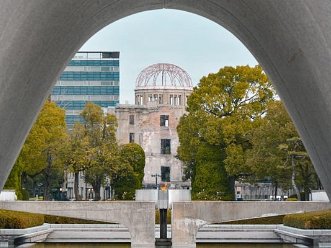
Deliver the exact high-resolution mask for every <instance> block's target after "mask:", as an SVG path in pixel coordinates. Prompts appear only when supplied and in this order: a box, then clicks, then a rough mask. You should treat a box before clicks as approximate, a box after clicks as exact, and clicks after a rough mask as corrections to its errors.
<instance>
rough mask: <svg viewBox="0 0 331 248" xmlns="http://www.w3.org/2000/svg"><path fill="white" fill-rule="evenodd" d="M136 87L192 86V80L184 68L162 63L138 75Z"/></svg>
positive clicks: (149, 67)
mask: <svg viewBox="0 0 331 248" xmlns="http://www.w3.org/2000/svg"><path fill="white" fill-rule="evenodd" d="M136 87H137V88H145V87H164V88H167V87H180V88H183V87H188V88H192V80H191V77H190V76H189V75H188V73H187V72H186V71H184V70H183V69H182V68H180V67H178V66H176V65H173V64H166V63H160V64H154V65H151V66H148V67H147V68H145V69H144V70H143V71H142V72H141V73H140V74H139V75H138V77H137V81H136Z"/></svg>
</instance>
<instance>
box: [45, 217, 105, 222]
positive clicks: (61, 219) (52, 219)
mask: <svg viewBox="0 0 331 248" xmlns="http://www.w3.org/2000/svg"><path fill="white" fill-rule="evenodd" d="M45 223H48V224H109V223H108V222H102V221H94V220H84V219H77V218H70V217H63V216H55V215H45Z"/></svg>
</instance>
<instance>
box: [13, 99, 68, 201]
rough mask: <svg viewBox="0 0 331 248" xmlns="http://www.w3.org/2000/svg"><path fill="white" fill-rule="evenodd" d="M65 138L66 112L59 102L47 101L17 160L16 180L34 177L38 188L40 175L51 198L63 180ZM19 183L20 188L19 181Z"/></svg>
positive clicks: (47, 194)
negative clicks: (51, 191) (62, 153)
mask: <svg viewBox="0 0 331 248" xmlns="http://www.w3.org/2000/svg"><path fill="white" fill-rule="evenodd" d="M65 139H66V124H65V112H64V110H63V109H61V108H59V107H57V106H56V104H55V103H53V102H49V101H47V102H46V103H45V105H44V107H43V108H42V110H41V112H40V113H39V116H38V118H37V120H36V122H35V124H34V125H33V127H32V129H31V130H30V133H29V135H28V137H27V139H26V141H25V143H24V145H23V148H22V150H21V152H20V155H19V157H18V159H17V160H16V163H15V166H14V171H13V175H14V174H15V176H14V178H16V179H15V182H19V181H21V179H22V180H23V182H27V181H28V180H29V178H31V179H32V181H33V186H32V187H33V188H35V184H36V183H37V182H36V180H37V178H39V180H40V181H39V184H40V185H43V191H44V199H45V200H48V199H50V196H51V194H50V190H51V188H52V187H53V186H56V187H57V186H59V183H60V181H61V180H62V179H63V177H62V176H63V175H62V172H63V166H62V165H63V163H62V160H61V156H60V153H61V149H62V144H63V141H64V140H65ZM15 171H17V174H16V173H15ZM55 174H56V175H58V177H56V176H55ZM11 180H13V178H10V179H9V181H8V184H10V181H11ZM15 184H16V188H17V183H15ZM32 190H33V189H32Z"/></svg>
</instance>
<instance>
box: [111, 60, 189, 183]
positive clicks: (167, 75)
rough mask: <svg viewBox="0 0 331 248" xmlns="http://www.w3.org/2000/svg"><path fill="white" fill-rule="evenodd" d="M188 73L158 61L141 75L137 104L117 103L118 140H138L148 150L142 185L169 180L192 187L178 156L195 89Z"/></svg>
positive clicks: (136, 95)
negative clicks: (180, 135)
mask: <svg viewBox="0 0 331 248" xmlns="http://www.w3.org/2000/svg"><path fill="white" fill-rule="evenodd" d="M192 89H193V88H192V82H191V78H190V77H189V75H188V74H187V73H186V72H185V71H184V70H183V69H181V68H179V67H177V66H175V65H172V64H155V65H152V66H149V67H147V68H146V69H144V70H143V71H142V72H141V73H140V74H139V76H138V78H137V81H136V88H135V104H134V105H128V104H125V105H117V107H116V108H115V109H109V111H110V112H112V111H113V112H115V114H116V117H117V120H118V124H119V125H118V126H119V128H118V131H117V138H118V140H119V143H121V144H126V143H130V142H131V143H132V142H135V143H137V144H139V145H140V146H141V147H142V148H143V149H144V151H145V156H146V160H145V171H144V173H145V174H144V179H143V185H144V186H145V187H148V188H152V187H155V186H156V185H157V184H158V183H160V182H167V183H169V184H171V187H173V188H187V187H190V183H189V182H183V180H182V176H183V164H182V162H181V161H180V160H179V159H177V158H176V154H177V147H178V146H179V140H178V134H177V130H176V128H177V125H178V123H179V119H180V117H181V116H182V115H183V114H184V113H185V108H186V106H187V97H188V96H189V95H190V94H191V92H192Z"/></svg>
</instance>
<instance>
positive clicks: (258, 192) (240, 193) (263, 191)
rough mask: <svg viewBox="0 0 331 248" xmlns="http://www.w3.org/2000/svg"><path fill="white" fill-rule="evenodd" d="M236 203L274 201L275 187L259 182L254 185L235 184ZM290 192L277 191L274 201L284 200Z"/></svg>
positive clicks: (280, 189) (268, 183) (279, 189)
mask: <svg viewBox="0 0 331 248" xmlns="http://www.w3.org/2000/svg"><path fill="white" fill-rule="evenodd" d="M235 192H236V200H237V201H263V200H264V201H267V200H275V187H274V185H273V184H272V183H271V182H260V183H255V184H250V183H244V182H238V181H236V182H235ZM292 193H293V192H292V190H286V191H284V190H282V188H278V189H277V195H276V200H278V201H281V200H286V199H287V198H288V196H289V195H290V194H292Z"/></svg>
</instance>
